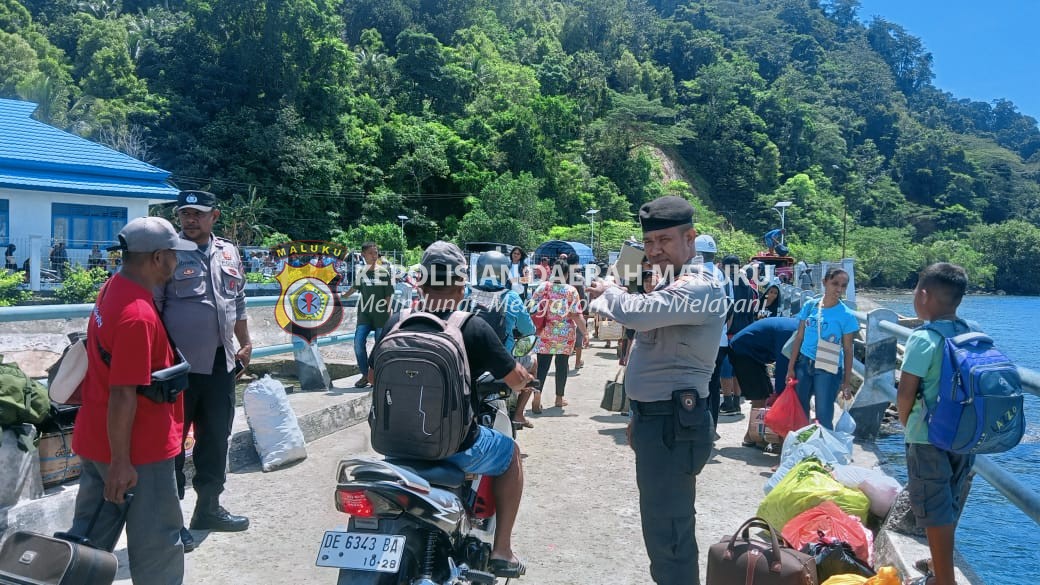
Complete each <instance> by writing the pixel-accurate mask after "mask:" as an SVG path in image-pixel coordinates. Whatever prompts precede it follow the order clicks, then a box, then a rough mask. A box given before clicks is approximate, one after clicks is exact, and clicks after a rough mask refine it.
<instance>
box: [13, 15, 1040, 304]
mask: <svg viewBox="0 0 1040 585" xmlns="http://www.w3.org/2000/svg"><path fill="white" fill-rule="evenodd" d="M858 8H859V7H858V2H857V0H739V1H738V0H689V1H679V0H346V1H342V2H341V1H339V0H122V1H120V0H84V1H75V0H0V96H3V97H14V98H19V99H25V100H30V101H34V102H37V103H39V104H40V107H39V110H38V112H37V116H38V117H39V118H40V119H41V120H43V121H46V122H48V123H50V124H53V125H55V126H58V127H61V128H64V129H68V130H70V131H72V132H76V133H78V134H80V135H83V136H86V137H89V138H91V139H94V140H97V141H100V142H102V143H105V144H108V145H110V146H112V147H114V148H117V149H119V150H122V151H124V152H127V153H128V154H131V155H133V156H136V157H138V158H141V159H143V160H147V161H149V162H152V163H154V164H156V165H158V166H160V167H162V168H165V169H167V170H170V171H172V172H173V173H174V181H175V183H176V185H177V186H179V187H182V188H206V189H209V190H211V191H214V192H215V193H217V194H218V195H220V196H221V197H222V198H224V199H225V200H226V201H228V202H229V203H230V205H229V206H228V213H227V214H226V216H225V220H224V223H225V226H224V231H225V232H228V231H230V232H231V233H232V235H233V236H234V237H237V238H238V239H240V240H242V241H245V242H247V243H260V242H261V241H263V240H264V239H265V238H267V239H271V238H275V239H277V237H279V236H278V235H273V234H275V232H280V233H283V234H288V235H289V236H292V237H294V238H315V239H316V238H336V239H338V240H341V241H345V242H348V243H357V242H358V241H359V240H360V239H362V238H368V237H374V238H376V239H378V240H380V241H381V242H382V243H383V244H384V246H385V247H391V248H402V247H404V246H405V244H404V243H403V242H402V241H401V228H400V225H401V224H400V223H399V222H398V219H397V216H399V215H405V216H408V218H409V219H408V221H407V223H405V224H404V225H405V229H404V231H405V234H406V236H407V245H408V246H410V247H415V246H418V245H422V244H425V243H428V242H430V241H432V240H433V239H434V238H437V237H442V238H456V239H458V240H459V241H467V240H495V241H506V242H515V243H520V244H523V245H526V246H528V247H530V246H532V245H534V244H536V243H538V242H539V241H541V240H542V239H544V238H547V237H550V236H551V237H570V238H576V239H581V240H585V241H587V239H588V231H589V222H588V221H587V218H586V217H585V216H584V215H583V214H584V213H585V211H586V210H587V209H588V208H590V207H591V208H595V209H599V210H600V212H599V214H598V216H597V218H596V220H597V224H596V228H597V236H598V235H599V234H602V235H603V238H602V240H601V241H602V245H603V247H602V248H601V249H600V250H598V251H599V252H600V253H602V254H603V255H604V256H605V253H606V250H607V249H609V248H610V247H611V246H614V245H616V244H617V242H618V241H619V240H620V239H623V238H624V237H626V236H628V235H629V234H631V233H635V232H636V231H637V230H635V229H634V225H633V224H632V223H631V222H632V217H633V215H632V212H633V211H634V210H635V209H637V208H638V206H639V205H640V204H641V203H643V202H644V201H646V200H647V199H650V198H653V197H655V196H658V195H660V194H663V193H677V194H682V195H686V196H688V197H690V198H691V199H692V200H694V201H695V202H696V205H697V207H698V209H699V210H700V215H699V218H698V221H699V227H700V228H701V229H702V230H704V231H707V232H709V233H713V234H716V235H718V236H719V237H720V238H721V242H720V245H721V247H722V248H723V249H726V250H730V251H736V252H738V253H740V254H742V255H743V256H745V259H746V256H747V255H748V254H749V253H751V252H753V251H755V249H756V244H755V242H754V240H755V239H757V238H758V237H759V234H761V233H762V232H763V231H765V230H766V229H768V228H770V227H775V226H776V225H777V224H778V223H779V221H778V220H779V217H778V216H777V214H776V212H775V211H774V210H773V209H772V205H773V204H774V203H775V202H777V201H780V200H790V201H793V202H794V205H793V206H792V207H791V208H789V209H788V211H787V227H788V234H789V239H790V241H791V242H792V243H793V246H792V248H793V250H794V252H795V253H796V254H797V255H800V256H802V257H805V258H806V259H808V260H816V259H820V258H837V257H838V256H840V254H841V251H842V246H843V239H847V250H848V251H847V254H848V255H855V256H856V257H857V259H858V260H859V266H860V270H861V275H860V278H861V279H866V278H869V279H870V281H871V284H875V285H902V284H906V283H907V282H912V275H913V273H914V272H915V271H916V270H917V269H918V268H920V266H922V265H923V264H924V263H925V262H927V261H931V260H935V259H951V260H954V261H957V262H960V263H962V264H964V265H966V266H967V267H968V268H969V270H970V272H971V275H972V278H973V280H974V281H975V282H976V283H978V284H980V285H982V286H985V287H994V288H1001V289H1004V290H1007V291H1009V292H1026V293H1040V275H1038V273H1037V271H1036V270H1035V268H1034V266H1035V264H1036V263H1037V258H1038V257H1040V228H1038V227H1037V226H1040V130H1038V128H1037V123H1036V120H1034V119H1033V118H1031V117H1028V116H1024V115H1022V114H1020V113H1019V112H1018V111H1017V110H1016V108H1015V106H1014V104H1012V103H1010V102H1008V101H1004V100H997V101H996V102H994V103H984V102H974V101H970V100H963V99H958V98H957V97H956V96H952V95H950V94H948V93H944V92H942V91H940V90H938V89H937V88H935V87H934V86H933V85H932V77H933V75H932V72H931V60H932V57H931V55H930V54H929V53H928V52H927V51H926V50H925V47H924V46H923V44H922V42H921V41H920V40H919V39H917V38H915V37H913V36H912V35H911V34H909V33H908V32H907V31H905V30H904V29H903V28H902V27H900V26H899V25H898V24H896V23H892V22H886V21H884V20H879V19H875V20H873V21H871V22H869V23H866V24H864V23H863V22H862V21H861V20H860V17H859V15H858V14H857V12H858ZM1008 17H1009V18H1011V17H1013V16H1011V15H1009V16H1008ZM993 58H994V59H998V58H1000V57H999V55H994V56H993ZM662 157H664V158H666V159H667V160H666V163H667V165H668V166H669V167H671V166H674V167H676V168H677V169H678V171H679V173H680V174H681V176H682V177H684V178H685V179H686V180H685V181H679V180H674V179H672V180H668V179H667V178H666V175H665V173H663V172H662V170H661V169H662ZM846 212H847V214H846ZM846 221H847V227H848V230H847V238H843V223H845V222H846ZM554 226H556V227H554ZM597 240H600V238H599V237H597ZM1018 267H1022V269H1021V270H1019V269H1018Z"/></svg>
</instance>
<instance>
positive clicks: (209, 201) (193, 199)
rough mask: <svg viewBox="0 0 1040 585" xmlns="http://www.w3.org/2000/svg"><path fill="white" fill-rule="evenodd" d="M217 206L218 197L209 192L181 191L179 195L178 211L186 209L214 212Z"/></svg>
mask: <svg viewBox="0 0 1040 585" xmlns="http://www.w3.org/2000/svg"><path fill="white" fill-rule="evenodd" d="M216 206H217V196H216V195H214V194H212V193H210V192H209V191H181V192H180V193H178V194H177V211H180V210H181V209H184V208H188V209H198V210H199V211H213V208H214V207H216Z"/></svg>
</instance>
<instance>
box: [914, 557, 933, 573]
mask: <svg viewBox="0 0 1040 585" xmlns="http://www.w3.org/2000/svg"><path fill="white" fill-rule="evenodd" d="M914 568H915V569H917V570H918V571H920V572H921V573H922V574H924V575H930V574H932V559H918V560H917V561H915V562H914Z"/></svg>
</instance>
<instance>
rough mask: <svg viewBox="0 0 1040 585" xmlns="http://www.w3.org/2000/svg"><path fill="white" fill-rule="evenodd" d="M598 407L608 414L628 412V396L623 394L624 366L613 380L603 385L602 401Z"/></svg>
mask: <svg viewBox="0 0 1040 585" xmlns="http://www.w3.org/2000/svg"><path fill="white" fill-rule="evenodd" d="M599 407H600V408H602V409H603V410H609V411H610V412H628V410H629V404H628V395H627V394H625V366H620V367H619V368H618V371H617V373H616V374H614V379H613V380H607V383H606V384H604V385H603V400H601V401H600V403H599Z"/></svg>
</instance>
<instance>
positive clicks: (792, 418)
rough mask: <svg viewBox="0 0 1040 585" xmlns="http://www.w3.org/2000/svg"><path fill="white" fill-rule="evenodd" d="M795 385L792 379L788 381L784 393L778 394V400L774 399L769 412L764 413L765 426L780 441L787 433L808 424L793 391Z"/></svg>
mask: <svg viewBox="0 0 1040 585" xmlns="http://www.w3.org/2000/svg"><path fill="white" fill-rule="evenodd" d="M797 384H798V380H795V379H793V378H792V379H791V380H788V381H787V386H786V387H785V388H784V391H783V392H781V393H780V398H777V399H776V402H774V403H773V406H771V407H769V412H767V413H766V419H765V423H766V426H767V427H769V428H771V429H773V432H775V433H776V434H778V435H780V438H781V439H783V438H784V437H786V436H787V433H790V432H791V431H794V430H797V429H800V428H802V427H804V426H806V425H807V424H809V418H808V417H806V416H805V411H804V410H802V402H801V401H800V400H798V392H797V390H796V389H795V386H796V385H797Z"/></svg>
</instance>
